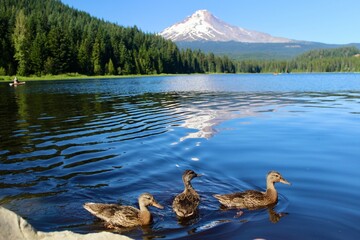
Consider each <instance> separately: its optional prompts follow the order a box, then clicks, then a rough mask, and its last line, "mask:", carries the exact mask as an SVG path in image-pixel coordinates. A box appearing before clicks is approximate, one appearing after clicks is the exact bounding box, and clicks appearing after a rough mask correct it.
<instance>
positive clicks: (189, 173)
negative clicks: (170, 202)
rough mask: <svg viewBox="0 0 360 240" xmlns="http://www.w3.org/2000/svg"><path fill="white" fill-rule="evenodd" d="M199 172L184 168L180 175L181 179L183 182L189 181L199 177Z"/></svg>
mask: <svg viewBox="0 0 360 240" xmlns="http://www.w3.org/2000/svg"><path fill="white" fill-rule="evenodd" d="M200 176H201V174H197V173H196V172H194V171H193V170H185V172H184V173H183V175H182V179H183V181H184V183H187V182H190V181H191V180H192V179H193V178H196V177H200Z"/></svg>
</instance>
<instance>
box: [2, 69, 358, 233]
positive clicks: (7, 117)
mask: <svg viewBox="0 0 360 240" xmlns="http://www.w3.org/2000/svg"><path fill="white" fill-rule="evenodd" d="M359 83H360V76H359V75H356V74H329V75H316V74H314V75H312V74H309V75H279V76H272V75H214V76H207V75H198V76H181V77H160V78H158V77H149V78H133V79H111V80H89V81H55V82H29V83H28V84H26V85H24V86H20V87H18V88H16V89H14V88H9V87H8V85H7V84H0V92H1V94H0V122H1V124H0V138H1V141H0V189H1V191H0V204H1V205H2V206H4V207H7V208H9V209H11V210H13V211H15V212H17V213H19V214H20V215H21V216H23V217H25V218H26V219H27V220H28V221H29V222H30V223H31V224H33V225H34V226H35V227H36V228H38V229H39V230H44V231H48V230H63V229H68V230H72V231H76V232H96V231H99V230H104V228H103V225H102V223H101V222H99V221H98V220H96V219H95V218H93V217H92V216H91V215H90V214H88V213H87V212H86V211H85V210H83V209H82V204H83V203H84V202H106V203H120V204H126V205H135V206H136V205H137V202H136V199H137V196H138V195H139V194H140V193H142V192H150V193H152V194H153V195H154V196H155V198H156V199H158V200H159V202H160V204H162V205H164V206H165V209H164V210H158V209H153V208H151V211H152V213H153V215H154V223H153V224H152V225H151V226H150V227H149V228H145V229H144V228H135V229H131V230H126V231H125V232H124V231H122V230H120V232H122V233H124V234H126V235H128V236H130V237H133V238H146V237H148V238H152V237H158V238H160V237H163V238H182V237H184V238H185V237H186V238H192V237H193V238H199V237H200V238H206V239H212V238H223V239H225V238H226V239H238V238H239V237H242V238H245V239H254V238H265V239H274V238H291V239H299V236H300V235H301V236H302V238H326V239H339V238H350V239H354V238H355V237H356V236H359V235H360V231H359V229H358V227H357V225H356V224H357V221H356V220H358V219H359V217H360V211H359V210H358V209H359V203H358V201H357V199H358V198H359V197H360V195H359V194H360V193H358V191H355V190H354V189H359V187H360V185H359V184H360V183H359V181H358V180H357V179H358V169H360V168H359V167H360V166H359V161H358V159H360V152H359V151H358V149H359V146H360V138H359V137H358V136H359V134H360V121H359V120H360V119H359V118H360V114H359V113H360V84H359ZM185 169H193V170H195V171H196V172H199V173H200V174H203V175H204V176H203V177H202V178H201V179H199V180H198V181H196V182H194V183H193V185H194V188H195V189H197V191H198V192H199V194H200V197H201V204H200V206H199V215H198V216H197V217H196V218H194V219H192V220H191V221H189V222H186V223H181V222H180V223H179V222H178V221H177V219H176V217H175V214H174V213H173V212H172V209H171V202H172V200H173V198H174V197H175V195H176V194H177V193H179V192H181V191H182V189H183V183H182V180H181V174H182V172H183V171H184V170H185ZM270 170H278V171H280V172H283V173H284V175H286V176H289V178H290V179H291V180H292V182H294V185H293V186H292V187H291V188H284V187H281V186H280V187H279V189H278V191H279V192H280V194H279V202H278V204H277V205H276V206H274V207H273V208H269V209H261V210H256V211H247V210H245V211H244V214H242V215H241V216H236V213H237V210H228V211H222V210H221V209H220V206H219V203H218V202H217V200H216V199H214V198H213V197H212V195H213V194H214V193H221V192H234V191H243V190H247V189H258V190H264V188H265V186H264V179H265V175H266V173H267V172H268V171H270ZM284 216H285V217H284ZM273 223H276V224H273ZM298 226H302V228H301V231H300V230H299V229H298ZM318 226H322V227H321V229H323V230H321V231H320V230H319V227H318Z"/></svg>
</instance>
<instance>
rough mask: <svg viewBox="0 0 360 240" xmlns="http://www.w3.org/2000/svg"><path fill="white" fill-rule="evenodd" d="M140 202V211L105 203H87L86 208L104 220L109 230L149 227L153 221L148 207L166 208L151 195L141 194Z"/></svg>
mask: <svg viewBox="0 0 360 240" xmlns="http://www.w3.org/2000/svg"><path fill="white" fill-rule="evenodd" d="M138 200H139V207H140V210H139V209H137V208H134V207H132V206H122V205H118V204H103V203H85V204H84V208H85V209H86V210H88V211H89V212H90V213H91V214H93V215H95V216H96V217H98V218H100V219H102V220H104V221H105V222H106V226H107V227H108V228H114V227H116V226H122V227H135V226H143V225H148V224H150V223H151V221H152V216H151V213H150V211H149V210H148V208H147V207H148V206H154V207H157V208H160V209H163V208H164V207H163V206H161V205H160V204H159V203H158V202H157V201H156V200H155V199H154V197H153V196H152V195H151V194H150V193H143V194H141V195H140V196H139V199H138Z"/></svg>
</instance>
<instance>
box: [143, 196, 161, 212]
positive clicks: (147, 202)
mask: <svg viewBox="0 0 360 240" xmlns="http://www.w3.org/2000/svg"><path fill="white" fill-rule="evenodd" d="M139 205H142V206H145V207H147V206H154V207H156V208H159V209H163V208H164V207H163V206H162V205H161V204H160V203H158V202H157V201H156V200H155V198H154V196H153V195H151V194H150V193H143V194H141V195H140V196H139Z"/></svg>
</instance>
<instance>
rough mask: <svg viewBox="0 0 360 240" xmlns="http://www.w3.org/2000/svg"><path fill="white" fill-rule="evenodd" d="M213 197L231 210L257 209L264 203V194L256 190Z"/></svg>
mask: <svg viewBox="0 0 360 240" xmlns="http://www.w3.org/2000/svg"><path fill="white" fill-rule="evenodd" d="M213 196H214V197H215V198H216V199H218V200H219V202H220V203H221V204H223V205H224V206H226V207H229V208H256V207H258V206H259V205H260V204H261V202H262V201H264V194H263V193H262V192H259V191H255V190H248V191H245V192H236V193H229V194H215V195H213Z"/></svg>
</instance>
